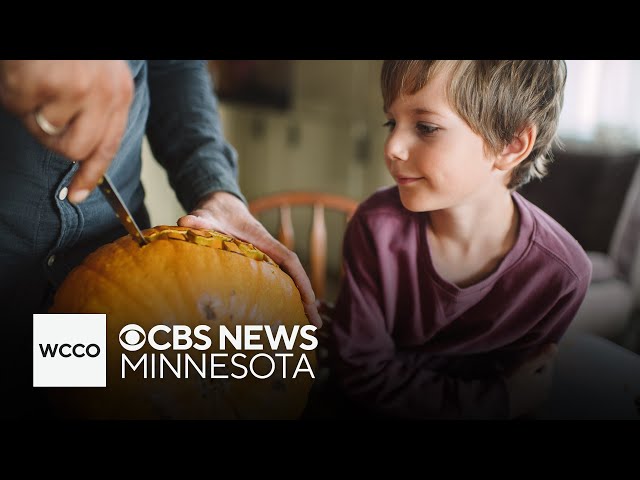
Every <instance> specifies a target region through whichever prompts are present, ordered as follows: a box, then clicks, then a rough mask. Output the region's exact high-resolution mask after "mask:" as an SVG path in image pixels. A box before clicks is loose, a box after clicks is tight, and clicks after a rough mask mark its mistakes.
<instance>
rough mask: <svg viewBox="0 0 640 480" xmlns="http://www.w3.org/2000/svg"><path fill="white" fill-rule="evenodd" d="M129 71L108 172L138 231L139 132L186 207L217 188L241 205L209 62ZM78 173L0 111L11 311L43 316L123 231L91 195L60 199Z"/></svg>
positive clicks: (142, 215)
mask: <svg viewBox="0 0 640 480" xmlns="http://www.w3.org/2000/svg"><path fill="white" fill-rule="evenodd" d="M129 66H130V68H131V71H132V74H133V77H134V79H135V97H134V100H133V103H132V105H131V109H130V112H129V120H128V125H127V129H126V132H125V135H124V137H123V139H122V144H121V148H120V150H119V152H118V154H117V155H116V157H115V158H114V160H113V162H112V163H111V165H110V167H109V170H108V173H109V175H110V176H111V179H112V180H113V182H114V184H115V185H116V187H117V188H118V189H119V191H120V193H121V194H122V197H123V199H124V201H125V203H126V204H127V206H128V207H129V209H130V210H131V212H132V213H133V215H134V217H135V218H136V221H137V222H138V223H139V225H140V227H141V228H146V227H148V226H149V217H148V215H147V211H146V208H145V205H144V195H145V194H144V189H143V186H142V183H141V181H140V170H141V148H142V141H143V137H144V135H145V134H146V135H147V137H148V140H149V144H150V146H151V149H152V151H153V154H154V156H155V158H156V159H157V160H158V161H159V162H160V163H161V164H162V165H163V166H164V167H165V169H166V170H167V173H168V176H169V181H170V183H171V186H172V187H173V188H174V190H175V191H176V194H177V197H178V199H179V200H180V202H181V203H182V205H183V207H184V208H185V209H186V210H187V211H189V210H191V209H192V208H193V207H194V205H195V204H196V203H197V201H198V200H199V199H200V198H201V197H202V196H203V195H205V194H207V193H209V192H212V191H216V190H224V191H228V192H231V193H233V194H235V195H237V196H238V197H239V198H241V199H242V200H243V201H244V198H243V197H242V195H241V193H240V191H239V188H238V184H237V154H236V152H235V150H234V149H233V148H232V147H231V146H230V145H229V144H228V143H227V142H226V141H225V139H224V137H223V132H222V127H221V125H220V121H219V117H218V111H217V101H216V98H215V96H214V93H213V88H212V85H211V79H210V77H209V73H208V71H207V68H206V63H205V62H204V61H142V60H135V61H134V60H132V61H129ZM77 168H78V165H77V164H74V163H72V162H71V161H70V160H69V159H67V158H64V157H62V156H60V155H57V154H56V153H54V152H52V151H50V150H47V149H46V148H44V147H43V146H42V145H41V144H40V143H38V142H37V140H35V139H34V138H33V137H32V136H31V135H30V134H29V133H28V131H27V130H26V129H25V128H24V126H23V124H22V123H21V121H20V120H19V119H18V118H16V117H15V116H13V115H12V114H10V113H9V112H7V111H6V110H4V109H3V108H2V107H0V300H1V302H2V303H1V304H3V305H5V306H6V305H9V306H10V308H9V309H8V310H7V311H9V312H13V313H25V314H29V315H30V314H33V313H38V312H45V311H46V309H47V308H48V307H49V305H50V302H51V300H52V294H53V292H54V291H55V288H56V287H57V286H59V285H60V283H61V282H62V281H63V280H64V278H65V277H66V275H67V274H68V273H69V272H70V270H71V269H72V268H73V267H75V266H76V265H78V264H79V263H80V262H81V261H82V259H83V258H84V257H85V256H86V255H87V254H89V253H91V252H92V251H94V250H96V249H97V248H98V247H99V246H100V245H103V244H105V243H108V242H111V241H113V240H115V239H116V238H118V237H120V236H122V235H125V234H126V231H125V229H124V228H123V227H122V226H121V225H120V223H119V221H118V219H117V218H116V216H115V215H114V213H113V211H112V210H111V209H110V207H109V205H108V203H107V202H106V200H105V199H104V198H103V197H102V195H101V193H100V192H99V191H98V190H97V189H96V190H94V191H93V192H92V193H91V195H90V196H89V197H88V198H87V200H85V201H84V202H83V203H82V204H80V205H74V204H72V203H70V202H69V201H68V200H67V199H64V200H60V199H59V196H58V195H59V193H60V191H61V190H62V189H63V188H64V187H65V186H67V185H69V182H70V181H71V178H72V176H73V174H74V173H75V171H76V170H77ZM176 220H177V219H176Z"/></svg>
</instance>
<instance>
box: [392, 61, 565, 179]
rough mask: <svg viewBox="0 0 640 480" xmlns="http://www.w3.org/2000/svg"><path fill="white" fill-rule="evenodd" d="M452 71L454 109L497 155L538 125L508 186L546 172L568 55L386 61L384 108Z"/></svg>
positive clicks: (450, 94)
mask: <svg viewBox="0 0 640 480" xmlns="http://www.w3.org/2000/svg"><path fill="white" fill-rule="evenodd" d="M442 71H446V72H447V73H448V74H449V84H448V89H447V97H448V101H449V104H450V105H451V108H452V109H453V110H454V111H455V112H456V113H457V114H458V115H459V116H460V117H461V118H462V119H464V120H465V121H466V122H467V124H468V125H469V127H470V128H471V130H473V131H474V132H475V133H476V134H477V135H479V136H480V137H482V138H483V140H484V142H485V148H487V149H488V151H489V152H492V153H494V154H498V153H499V152H501V151H502V150H503V149H504V147H506V146H507V145H509V144H510V143H511V142H512V140H513V138H514V137H515V136H517V135H518V134H519V133H520V132H521V131H522V130H523V129H524V128H526V127H527V126H535V127H536V128H537V136H536V141H535V144H534V146H533V149H532V150H531V153H530V154H529V156H528V157H527V158H526V159H525V160H523V161H522V162H521V163H520V164H519V165H518V166H516V167H515V168H514V169H513V171H512V174H511V179H510V180H509V184H508V187H509V188H510V189H516V188H518V187H520V186H522V185H524V184H526V183H527V182H529V181H530V180H532V179H534V178H542V177H544V176H545V175H546V174H547V171H548V165H549V164H550V163H551V161H552V160H553V157H552V148H553V146H554V144H556V145H558V146H561V143H560V141H559V139H558V137H557V129H558V120H559V118H560V111H561V110H562V102H563V99H564V86H565V82H566V78H567V68H566V64H565V62H564V60H385V61H384V63H383V65H382V75H381V86H382V97H383V100H384V108H385V111H386V110H388V109H389V107H390V106H391V104H392V103H393V101H394V100H395V99H396V98H397V97H398V96H399V95H404V94H409V95H412V94H414V93H416V92H418V91H419V90H420V89H422V88H423V87H424V86H425V85H426V84H427V82H428V81H429V80H430V79H431V78H433V77H434V76H435V75H436V74H438V73H440V72H442Z"/></svg>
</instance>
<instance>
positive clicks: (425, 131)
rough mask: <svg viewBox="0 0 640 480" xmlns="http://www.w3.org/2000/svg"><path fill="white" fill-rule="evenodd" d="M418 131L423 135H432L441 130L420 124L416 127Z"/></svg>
mask: <svg viewBox="0 0 640 480" xmlns="http://www.w3.org/2000/svg"><path fill="white" fill-rule="evenodd" d="M416 129H417V130H418V133H420V134H421V135H431V134H433V133H435V132H437V131H438V130H440V129H439V128H438V127H434V126H433V125H427V124H425V123H418V124H417V125H416Z"/></svg>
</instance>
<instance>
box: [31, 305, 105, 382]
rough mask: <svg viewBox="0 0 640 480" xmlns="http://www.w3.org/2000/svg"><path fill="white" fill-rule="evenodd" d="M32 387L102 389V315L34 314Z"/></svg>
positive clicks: (103, 372)
mask: <svg viewBox="0 0 640 480" xmlns="http://www.w3.org/2000/svg"><path fill="white" fill-rule="evenodd" d="M43 349H44V351H45V355H43ZM33 386H34V387H106V386H107V316H106V314H103V313H96V314H62V313H53V314H52V313H35V314H34V315H33Z"/></svg>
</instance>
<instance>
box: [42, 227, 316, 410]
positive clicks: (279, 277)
mask: <svg viewBox="0 0 640 480" xmlns="http://www.w3.org/2000/svg"><path fill="white" fill-rule="evenodd" d="M142 233H143V235H144V237H145V238H146V239H147V240H148V244H147V245H145V246H143V247H140V246H139V245H138V244H137V243H136V242H135V241H134V240H133V238H132V237H130V236H129V235H127V236H125V237H122V238H120V239H118V240H116V241H115V242H112V243H110V244H107V245H104V246H102V247H100V248H99V249H98V250H96V251H95V252H93V253H92V254H90V255H89V256H88V257H87V258H86V259H85V260H84V261H83V262H82V264H80V265H79V266H77V267H76V268H75V269H74V270H72V271H71V273H70V274H69V275H68V276H67V278H66V279H65V281H64V282H63V283H62V285H61V286H60V288H59V289H58V291H57V292H56V295H55V297H54V302H53V306H52V307H51V309H50V312H51V313H106V316H107V386H106V387H105V388H67V389H52V390H55V393H54V395H53V396H52V398H53V399H54V402H53V404H54V407H55V408H56V409H57V412H58V413H59V414H61V415H62V416H65V417H68V416H71V417H79V418H100V419H158V418H176V419H235V418H239V419H294V418H298V417H300V415H301V414H302V412H303V410H304V408H305V406H306V402H307V398H308V395H309V393H310V389H311V387H312V384H313V378H314V374H313V373H310V372H311V371H312V370H313V371H315V367H316V356H315V353H314V351H313V350H306V351H304V350H302V349H301V348H300V344H301V343H302V342H301V339H300V337H299V336H298V340H296V342H295V344H294V347H292V349H291V350H288V349H286V348H285V346H284V344H283V343H280V345H278V346H276V347H275V349H274V348H272V347H273V346H272V345H270V343H269V342H268V341H267V340H265V339H264V336H263V337H262V339H263V341H262V342H261V343H262V344H263V347H264V349H263V350H247V349H245V350H243V349H242V348H244V347H240V349H238V350H235V349H231V348H229V347H230V346H231V344H230V343H229V342H227V343H226V344H225V346H226V348H225V350H224V353H225V354H228V358H227V359H226V360H224V359H217V360H216V363H218V364H223V367H221V368H218V369H216V371H215V373H216V375H219V376H226V377H227V378H211V376H212V375H210V374H209V373H207V374H205V375H198V374H195V373H194V372H195V370H193V369H192V374H191V375H190V376H189V378H184V377H185V376H184V375H182V377H181V378H178V376H176V375H172V374H170V373H169V374H166V375H164V378H162V379H160V378H157V377H156V378H143V376H142V375H141V374H137V375H134V374H130V375H127V376H126V377H125V378H122V373H121V367H122V360H121V356H122V355H121V353H122V352H124V353H127V352H125V350H123V348H122V346H121V345H122V344H121V338H120V333H121V329H122V328H123V327H124V326H125V325H128V324H137V325H139V326H140V327H142V328H143V329H144V330H145V331H147V332H148V331H149V329H150V328H152V327H153V326H156V325H160V324H162V325H166V326H169V327H171V326H175V325H186V326H188V327H190V328H191V329H192V330H193V329H194V328H195V327H196V326H198V325H207V326H209V327H211V329H210V330H209V332H208V336H209V337H210V338H211V340H212V342H211V347H210V349H209V350H207V351H206V354H207V357H208V355H209V354H210V353H222V351H221V350H219V346H220V345H219V334H220V328H221V327H222V326H225V327H226V328H227V329H228V330H229V331H230V332H234V331H235V327H236V326H237V325H240V326H247V325H265V326H271V328H272V329H273V330H272V331H273V332H274V333H275V332H276V328H277V327H278V326H284V327H285V329H286V332H288V333H291V332H292V331H293V329H294V328H295V326H296V325H297V326H299V327H300V328H302V327H304V326H305V325H308V320H307V318H306V316H305V313H304V307H303V304H302V301H301V299H300V294H299V292H298V289H297V288H296V285H295V284H294V282H293V280H292V279H291V278H290V277H289V276H288V275H287V274H286V273H285V272H283V271H282V270H281V269H280V268H279V267H278V265H277V264H276V263H275V262H274V261H273V260H272V259H271V258H269V257H268V256H267V255H266V254H264V253H263V252H261V251H259V250H258V249H256V248H255V247H254V246H253V245H251V244H249V243H245V242H242V241H240V240H238V239H235V238H232V237H230V236H227V235H223V234H221V233H219V232H215V231H207V230H196V229H191V228H186V227H177V226H171V227H169V226H158V227H155V228H150V229H147V230H144V231H143V232H142ZM280 328H281V327H280ZM170 338H171V337H170V336H167V338H166V339H168V340H169V341H170ZM307 344H308V342H307ZM289 347H291V345H289ZM278 352H282V353H288V354H293V357H289V358H287V361H286V362H280V361H276V362H275V364H276V368H275V370H274V372H273V374H272V375H270V376H269V377H268V378H258V376H255V375H251V373H250V371H249V366H250V361H251V360H252V359H253V357H254V356H256V355H257V354H259V353H262V356H261V358H256V359H255V363H254V367H255V368H254V370H255V371H258V372H259V374H260V375H261V376H264V375H266V373H268V371H269V369H270V366H269V361H268V359H266V358H265V354H269V355H270V356H271V357H272V358H273V359H277V360H280V359H282V357H277V356H275V354H276V353H278ZM143 353H147V354H150V353H155V354H156V355H158V353H159V352H157V351H156V350H154V349H153V348H152V347H151V346H150V345H149V344H148V343H147V344H146V345H144V347H142V349H141V350H140V351H139V352H136V355H138V357H139V356H140V355H142V354H143ZM162 353H163V354H164V355H165V356H166V359H167V360H168V361H169V362H170V363H171V362H176V356H177V355H178V354H179V353H180V352H176V351H173V350H172V349H169V350H166V351H164V352H162ZM236 353H242V354H243V355H244V356H245V357H243V356H240V357H237V358H238V360H237V362H236V363H240V364H243V365H244V366H245V368H246V369H247V370H246V372H247V375H246V376H245V377H244V378H237V377H238V376H240V374H241V373H243V372H242V370H240V369H239V368H236V375H237V376H236V377H233V376H232V375H230V373H232V370H231V369H230V367H231V365H232V362H231V361H230V359H231V358H232V356H233V355H234V354H236ZM199 356H202V352H197V353H196V354H195V355H193V358H196V359H198V358H199ZM301 356H306V359H307V360H308V363H307V365H308V366H309V367H310V369H309V370H307V371H304V370H302V371H300V372H299V373H298V374H297V375H296V376H295V378H293V377H294V373H295V372H294V370H295V368H296V366H297V365H298V362H299V360H300V358H301ZM138 357H136V358H138ZM156 360H158V359H156ZM132 361H133V360H132ZM182 361H183V362H182V363H183V364H184V363H186V360H185V358H184V357H183V359H182ZM225 362H226V363H225ZM209 363H210V362H208V361H207V364H209ZM172 364H173V365H174V366H175V365H176V363H172ZM165 366H166V365H165ZM183 366H184V365H183ZM192 366H193V365H192ZM167 372H169V370H168V369H167Z"/></svg>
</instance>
